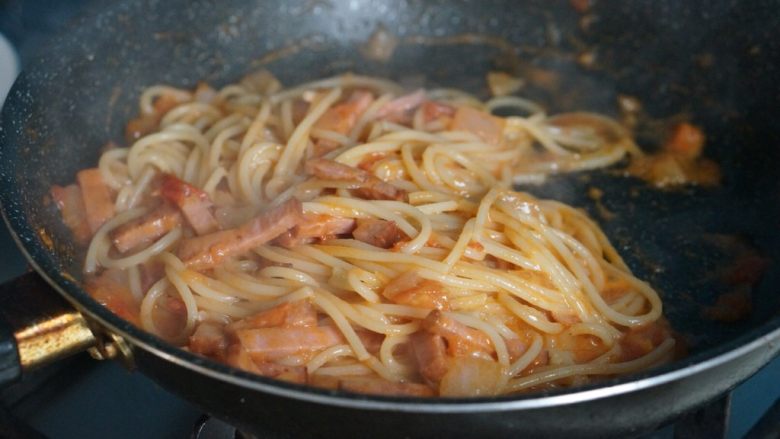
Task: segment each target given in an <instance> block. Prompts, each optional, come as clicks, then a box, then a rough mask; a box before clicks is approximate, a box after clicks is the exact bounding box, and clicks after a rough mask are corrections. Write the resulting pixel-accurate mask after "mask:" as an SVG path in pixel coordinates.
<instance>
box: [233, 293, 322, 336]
mask: <svg viewBox="0 0 780 439" xmlns="http://www.w3.org/2000/svg"><path fill="white" fill-rule="evenodd" d="M274 326H281V327H284V328H295V327H301V328H306V327H312V326H317V312H316V311H315V310H314V307H312V306H311V303H309V301H307V300H296V301H294V302H285V303H283V304H281V305H278V306H275V307H273V308H271V309H269V310H266V311H263V312H261V313H258V314H255V315H252V316H249V317H247V318H245V319H242V320H239V321H237V322H235V323H233V324H232V325H230V329H231V330H233V331H236V330H239V329H250V328H270V327H274Z"/></svg>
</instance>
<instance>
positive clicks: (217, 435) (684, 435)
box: [190, 394, 780, 439]
mask: <svg viewBox="0 0 780 439" xmlns="http://www.w3.org/2000/svg"><path fill="white" fill-rule="evenodd" d="M730 411H731V394H727V395H726V396H724V397H722V398H720V399H718V400H715V401H712V402H711V403H709V404H707V405H705V406H704V407H701V408H700V409H698V410H696V411H694V412H692V413H688V414H686V415H684V416H682V417H681V418H680V419H679V420H678V421H677V422H675V423H674V425H673V427H671V428H665V429H662V430H659V431H657V432H654V433H650V434H648V435H646V436H643V438H644V439H659V438H667V437H674V439H724V438H725V437H726V433H727V430H728V424H729V414H730ZM672 429H673V434H672ZM273 437H278V436H273V435H271V436H269V435H263V436H260V437H258V436H252V435H248V434H245V433H241V432H240V431H238V429H236V427H233V426H232V425H230V424H228V423H227V422H225V421H221V420H219V419H217V418H214V417H211V416H209V415H203V416H201V417H200V418H199V419H198V420H197V421H196V422H195V426H194V427H193V429H192V435H191V436H190V439H260V438H263V439H266V438H273ZM778 438H780V399H778V400H777V401H776V402H775V404H774V405H773V406H772V407H771V408H770V409H769V410H768V411H767V412H766V413H765V414H764V416H763V417H762V418H761V420H759V422H758V423H757V424H756V425H755V426H754V427H753V429H752V430H750V432H749V433H748V434H746V435H745V436H744V438H743V439H778Z"/></svg>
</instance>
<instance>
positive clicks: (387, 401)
mask: <svg viewBox="0 0 780 439" xmlns="http://www.w3.org/2000/svg"><path fill="white" fill-rule="evenodd" d="M3 113H4V114H3V115H4V116H5V114H6V112H5V111H4V112H3ZM3 122H5V117H3ZM0 137H4V136H0ZM0 140H2V139H0ZM4 149H5V145H2V144H0V156H2V155H4V154H3V152H4ZM9 162H10V161H9V160H0V175H3V176H4V177H6V179H7V178H8V177H9V176H10V175H11V173H8V172H3V171H7V170H8V169H7V168H8V163H9ZM6 183H8V184H9V185H10V187H9V186H6V190H5V191H0V214H2V217H3V221H4V222H5V225H6V227H7V228H8V230H9V232H10V234H11V236H12V238H13V240H14V242H15V243H16V245H17V246H18V247H19V249H20V250H21V252H22V254H23V255H24V257H25V258H26V259H27V261H28V263H29V264H30V265H31V266H32V268H33V269H34V270H35V271H36V272H37V273H38V274H39V275H40V276H41V277H42V278H43V279H44V280H45V281H46V282H47V283H48V284H49V286H51V287H52V288H53V289H54V290H55V291H56V292H57V293H58V294H60V295H61V296H62V297H64V298H65V299H66V300H67V301H68V302H70V303H71V304H73V305H74V306H75V307H76V308H77V309H78V310H79V311H80V312H82V313H85V314H86V315H87V316H88V317H89V318H90V319H92V320H94V321H96V322H98V323H99V324H100V326H102V327H103V328H106V329H107V330H108V331H111V332H113V333H116V334H119V335H120V336H121V337H122V338H124V339H125V340H126V341H128V342H129V343H130V344H131V345H132V346H134V347H136V348H140V349H143V350H145V351H147V352H149V353H151V354H153V355H155V356H157V357H159V358H162V359H164V360H166V361H169V362H171V363H173V364H175V365H176V366H179V367H183V368H187V369H189V370H190V371H192V372H195V373H198V374H201V375H205V376H208V377H210V378H213V379H217V380H220V381H223V382H226V383H229V384H233V385H237V386H239V387H243V388H248V389H251V390H255V391H259V392H263V393H268V394H271V395H274V396H278V397H286V398H293V399H296V400H301V401H305V402H310V403H317V404H326V405H331V406H337V407H343V408H352V409H361V410H379V411H398V412H418V413H419V412H421V413H439V414H446V413H473V412H491V411H518V410H534V409H543V408H547V407H553V406H562V405H571V404H578V403H586V402H590V401H594V400H599V399H604V398H608V397H614V396H618V395H625V394H629V393H633V392H638V391H641V390H645V389H649V388H653V387H659V386H661V385H664V384H668V383H671V382H674V381H679V380H682V379H684V378H687V377H690V376H693V375H697V374H700V373H703V372H705V371H707V370H710V369H713V368H715V367H718V366H720V365H723V364H725V363H728V362H730V361H732V360H734V359H736V358H739V357H741V356H743V355H746V354H748V353H750V352H753V351H755V350H758V349H760V348H762V347H766V346H767V345H768V344H769V343H770V342H772V341H778V340H780V316H778V317H773V318H772V319H770V320H768V321H767V322H765V323H763V324H762V325H760V326H758V327H756V328H754V329H752V330H751V331H749V332H748V333H746V334H743V335H741V336H739V337H737V338H735V339H733V340H731V341H729V342H728V343H726V344H724V345H723V346H718V347H715V348H710V349H706V350H704V351H702V352H699V353H698V354H695V355H693V356H690V357H686V358H684V359H683V360H679V361H675V362H672V363H669V364H667V365H664V366H661V367H658V368H652V369H650V370H649V371H646V372H643V373H638V374H630V375H625V376H621V377H619V378H615V379H612V380H608V381H605V382H601V383H595V384H589V385H586V386H582V387H576V388H569V389H561V390H556V391H552V392H541V393H528V394H519V395H508V396H498V397H490V398H488V397H485V398H471V399H464V398H460V399H449V398H435V399H425V398H403V397H384V396H376V395H363V394H354V393H349V392H336V391H327V390H323V389H318V388H315V387H312V386H304V385H296V384H290V383H286V382H282V381H278V380H273V379H270V378H267V377H263V376H260V375H255V374H251V373H249V372H245V371H242V370H239V369H236V368H233V367H231V366H228V365H224V364H221V363H218V362H216V361H214V360H210V359H207V358H204V357H199V356H197V355H195V354H192V353H189V352H187V351H185V350H183V349H181V348H179V347H176V346H174V345H172V344H169V343H167V342H165V341H163V340H161V339H159V338H158V337H156V336H155V335H153V334H151V333H148V332H146V331H144V330H143V329H141V328H138V327H135V326H134V325H132V324H131V323H130V322H127V321H125V320H123V319H122V318H121V317H119V316H117V315H115V314H113V313H112V312H111V311H110V310H108V309H107V308H105V307H104V306H102V305H101V304H99V303H98V302H96V301H95V300H94V299H92V298H91V297H90V296H89V295H88V294H87V293H86V292H85V291H84V290H83V289H82V288H81V287H80V286H78V285H77V284H76V283H74V282H72V281H70V280H69V279H67V278H65V277H63V276H62V274H61V273H60V272H59V271H58V270H55V269H54V267H53V264H50V263H49V262H48V261H46V259H40V260H39V258H38V257H36V256H35V255H37V254H48V252H47V251H40V250H42V249H40V248H39V249H36V250H39V251H30V250H29V249H28V245H29V246H31V247H32V248H33V249H35V244H36V243H37V238H38V237H37V236H35V234H34V233H33V231H32V230H31V229H30V228H29V223H27V222H26V221H25V219H26V218H25V216H24V215H23V214H21V211H18V210H17V212H20V214H19V215H9V212H8V206H9V205H10V204H11V203H10V202H9V201H11V198H14V196H17V195H18V192H19V188H18V186H16V185H15V184H14V183H15V182H14V181H9V180H7V181H6ZM34 253H35V255H34ZM769 356H771V354H769ZM188 357H190V358H188Z"/></svg>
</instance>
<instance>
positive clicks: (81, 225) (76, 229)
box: [51, 184, 92, 244]
mask: <svg viewBox="0 0 780 439" xmlns="http://www.w3.org/2000/svg"><path fill="white" fill-rule="evenodd" d="M51 197H52V199H53V200H54V203H55V204H56V205H57V209H59V210H60V213H61V214H62V222H63V223H65V225H66V226H68V228H69V229H70V231H71V232H72V233H73V237H74V238H76V242H78V243H80V244H86V243H87V241H89V239H90V238H91V237H92V230H91V229H90V228H89V224H88V223H87V212H86V210H85V207H84V199H83V198H82V196H81V189H80V188H79V187H78V186H77V185H75V184H71V185H68V186H65V187H62V186H57V185H54V186H52V187H51Z"/></svg>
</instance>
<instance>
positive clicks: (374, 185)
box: [306, 159, 406, 201]
mask: <svg viewBox="0 0 780 439" xmlns="http://www.w3.org/2000/svg"><path fill="white" fill-rule="evenodd" d="M306 172H307V173H309V174H311V175H314V176H315V177H317V178H321V179H323V180H336V181H353V182H356V183H360V184H361V187H360V188H359V189H354V192H355V194H356V195H358V196H360V197H362V198H366V199H369V200H396V201H401V200H403V199H404V198H406V191H404V190H403V189H399V188H397V187H395V186H393V185H392V184H390V183H387V182H384V181H382V180H381V179H380V178H379V177H377V176H375V175H374V174H371V173H370V172H367V171H364V170H362V169H359V168H354V167H352V166H348V165H345V164H343V163H339V162H336V161H333V160H328V159H313V160H309V161H308V162H306Z"/></svg>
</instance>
